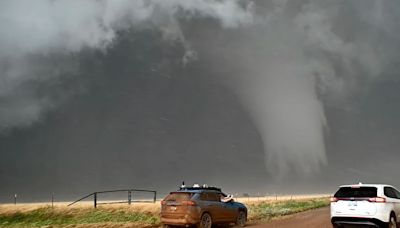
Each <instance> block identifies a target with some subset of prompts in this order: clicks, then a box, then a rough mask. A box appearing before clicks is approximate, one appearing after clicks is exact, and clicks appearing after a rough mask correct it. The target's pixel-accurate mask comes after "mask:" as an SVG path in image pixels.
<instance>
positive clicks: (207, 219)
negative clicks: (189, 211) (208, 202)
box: [197, 213, 212, 228]
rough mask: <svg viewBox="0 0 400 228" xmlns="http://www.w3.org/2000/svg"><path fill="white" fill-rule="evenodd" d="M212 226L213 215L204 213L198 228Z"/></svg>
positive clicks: (209, 227)
mask: <svg viewBox="0 0 400 228" xmlns="http://www.w3.org/2000/svg"><path fill="white" fill-rule="evenodd" d="M211 226H212V219H211V215H210V214H208V213H204V214H203V215H202V216H201V219H200V223H199V224H198V225H197V227H198V228H211Z"/></svg>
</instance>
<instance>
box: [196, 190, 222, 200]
mask: <svg viewBox="0 0 400 228" xmlns="http://www.w3.org/2000/svg"><path fill="white" fill-rule="evenodd" d="M200 200H204V201H220V196H219V194H218V193H214V192H203V193H201V195H200Z"/></svg>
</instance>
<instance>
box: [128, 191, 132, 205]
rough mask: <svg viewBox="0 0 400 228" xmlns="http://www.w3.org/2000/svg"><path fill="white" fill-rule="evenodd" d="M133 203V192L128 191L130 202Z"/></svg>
mask: <svg viewBox="0 0 400 228" xmlns="http://www.w3.org/2000/svg"><path fill="white" fill-rule="evenodd" d="M131 203H132V192H131V191H128V204H129V205H131Z"/></svg>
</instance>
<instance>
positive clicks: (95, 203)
mask: <svg viewBox="0 0 400 228" xmlns="http://www.w3.org/2000/svg"><path fill="white" fill-rule="evenodd" d="M93 203H94V208H97V192H95V193H94V195H93Z"/></svg>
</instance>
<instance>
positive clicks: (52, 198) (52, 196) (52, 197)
mask: <svg viewBox="0 0 400 228" xmlns="http://www.w3.org/2000/svg"><path fill="white" fill-rule="evenodd" d="M51 207H52V208H53V207H54V193H52V194H51Z"/></svg>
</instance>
